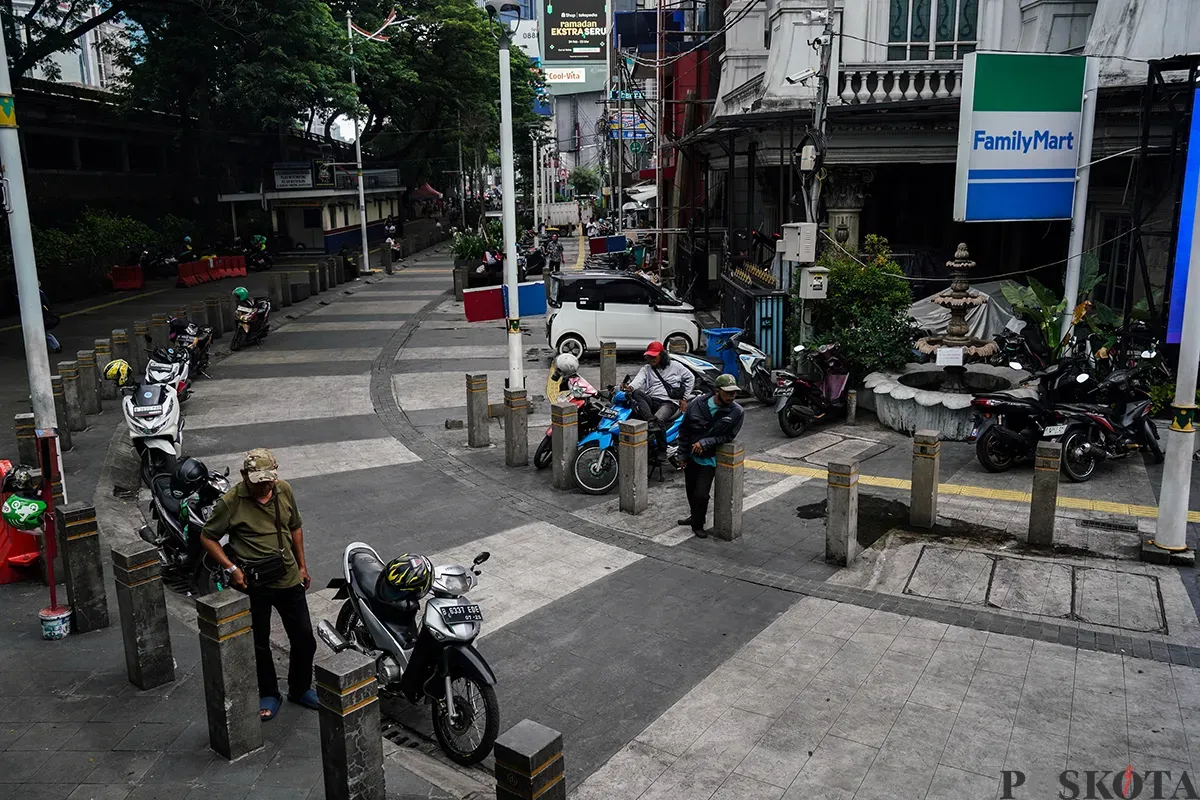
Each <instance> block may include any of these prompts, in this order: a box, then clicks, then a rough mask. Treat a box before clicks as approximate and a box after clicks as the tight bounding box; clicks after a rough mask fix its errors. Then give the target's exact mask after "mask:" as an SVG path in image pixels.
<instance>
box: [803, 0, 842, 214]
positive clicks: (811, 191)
mask: <svg viewBox="0 0 1200 800" xmlns="http://www.w3.org/2000/svg"><path fill="white" fill-rule="evenodd" d="M836 12H837V9H836V7H835V5H834V0H828V4H827V5H826V7H825V30H824V32H823V33H822V34H821V36H822V41H821V71H820V72H819V73H817V77H818V80H819V85H818V87H817V97H816V103H815V104H814V105H813V127H814V128H815V129H816V130H818V131H820V132H821V133H822V134H824V133H825V119H826V112H827V111H828V109H829V68H830V61H832V59H833V15H834V14H835V13H836ZM826 141H828V140H826ZM805 210H806V211H807V212H808V221H809V222H818V221H819V219H818V217H817V215H818V213H820V210H821V181H820V179H819V176H818V175H817V174H816V173H813V174H812V175H811V176H809V181H808V208H807V209H805Z"/></svg>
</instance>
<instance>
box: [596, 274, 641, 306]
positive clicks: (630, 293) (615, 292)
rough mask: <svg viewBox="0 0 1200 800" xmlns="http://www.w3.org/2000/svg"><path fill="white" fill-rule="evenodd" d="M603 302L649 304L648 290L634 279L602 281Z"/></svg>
mask: <svg viewBox="0 0 1200 800" xmlns="http://www.w3.org/2000/svg"><path fill="white" fill-rule="evenodd" d="M603 286H604V302H605V303H606V304H607V303H624V304H626V305H638V306H644V305H649V304H650V290H649V289H648V288H647V287H645V286H643V285H641V284H640V283H637V282H636V281H625V280H615V281H604V283H603Z"/></svg>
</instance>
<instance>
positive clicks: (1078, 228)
mask: <svg viewBox="0 0 1200 800" xmlns="http://www.w3.org/2000/svg"><path fill="white" fill-rule="evenodd" d="M1099 91H1100V59H1098V58H1089V59H1088V60H1087V67H1086V68H1085V70H1084V78H1083V119H1082V121H1081V123H1080V126H1079V128H1080V129H1079V161H1078V166H1077V167H1076V169H1075V197H1074V199H1073V201H1072V203H1071V239H1070V243H1069V245H1068V247H1067V275H1066V278H1065V279H1064V287H1063V299H1064V300H1065V301H1066V303H1065V306H1066V307H1065V308H1064V309H1063V318H1062V325H1061V327H1060V329H1059V339H1060V341H1061V340H1065V339H1066V338H1067V334H1069V333H1070V332H1071V320H1072V318H1073V315H1074V313H1075V305H1076V304H1077V303H1078V302H1079V270H1080V268H1081V267H1082V265H1083V234H1084V229H1085V227H1086V226H1087V198H1088V184H1089V183H1090V180H1091V173H1092V167H1091V162H1092V134H1093V132H1094V131H1095V129H1096V98H1097V95H1098V94H1099Z"/></svg>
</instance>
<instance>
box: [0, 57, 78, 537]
mask: <svg viewBox="0 0 1200 800" xmlns="http://www.w3.org/2000/svg"><path fill="white" fill-rule="evenodd" d="M3 38H4V37H3V36H0V102H2V103H3V104H4V105H7V107H8V110H9V113H8V114H6V115H5V114H0V163H3V165H4V178H5V179H6V180H7V182H8V199H9V203H10V204H11V205H12V210H11V211H10V212H9V214H8V232H9V236H10V238H11V239H12V253H13V269H14V271H15V272H16V277H17V296H18V299H19V301H20V306H21V331H22V334H23V335H24V337H25V363H26V368H27V369H28V372H29V394H30V398H31V399H32V401H33V424H34V425H35V426H36V427H37V428H38V429H39V430H46V431H48V430H55V429H57V428H58V417H57V416H55V413H54V394H53V393H52V391H51V389H50V355H49V352H48V350H47V345H46V328H45V326H44V325H43V324H42V299H41V294H40V292H39V289H38V276H37V261H36V259H35V258H34V254H33V233H32V232H31V229H30V223H29V200H28V198H27V197H26V196H25V170H24V167H23V166H22V165H21V140H20V137H19V136H18V135H17V117H16V108H15V107H14V106H13V105H12V102H13V97H12V81H11V80H9V76H8V55H7V53H6V52H5V43H4V42H3V41H2V40H3ZM0 108H2V106H0ZM60 474H61V472H60ZM64 480H65V477H64ZM53 524H54V523H53V522H48V523H47V525H53Z"/></svg>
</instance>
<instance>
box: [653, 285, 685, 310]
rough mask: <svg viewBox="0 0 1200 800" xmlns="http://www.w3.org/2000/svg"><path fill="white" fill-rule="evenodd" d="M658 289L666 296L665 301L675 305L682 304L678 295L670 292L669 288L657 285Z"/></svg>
mask: <svg viewBox="0 0 1200 800" xmlns="http://www.w3.org/2000/svg"><path fill="white" fill-rule="evenodd" d="M658 290H659V291H660V292H662V293H663V294H664V295H665V296H666V298H667V302H668V303H670V304H671V305H676V306H681V305H683V301H682V300H680V299H679V298H678V297H676V296H675V293H674V292H672V291H671V290H670V289H668V288H666V287H665V286H659V287H658Z"/></svg>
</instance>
